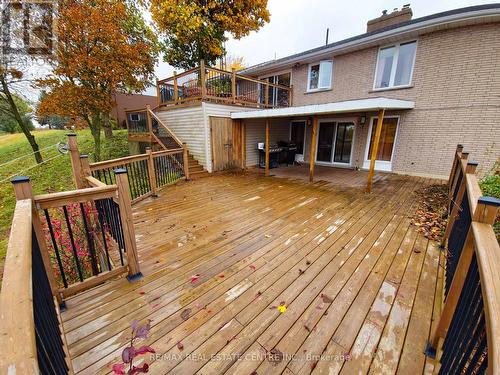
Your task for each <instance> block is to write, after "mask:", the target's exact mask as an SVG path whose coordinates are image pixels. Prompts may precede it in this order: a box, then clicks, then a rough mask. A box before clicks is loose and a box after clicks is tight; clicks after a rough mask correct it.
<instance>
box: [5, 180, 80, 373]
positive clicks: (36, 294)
mask: <svg viewBox="0 0 500 375" xmlns="http://www.w3.org/2000/svg"><path fill="white" fill-rule="evenodd" d="M14 182H15V183H16V184H17V183H23V182H24V179H23V178H17V179H15V180H14ZM21 190H22V188H21V187H19V188H18V190H16V192H21ZM33 209H34V207H33V201H32V199H29V198H28V199H19V200H18V201H17V203H16V208H15V211H14V217H13V220H12V228H11V233H10V238H9V245H8V248H7V257H6V259H5V268H4V273H3V280H2V292H1V294H0V316H1V317H2V324H1V325H0V345H1V346H2V355H1V356H0V372H1V373H2V374H39V373H42V374H67V373H69V372H71V373H72V366H71V361H70V360H69V355H68V351H67V345H66V340H65V336H64V334H63V332H62V325H61V320H60V315H59V310H58V307H57V300H56V299H55V298H54V295H53V293H52V285H51V280H50V278H49V277H48V275H47V274H46V273H45V266H44V264H45V260H44V256H43V254H42V249H41V247H40V246H39V243H38V240H37V236H36V233H35V225H34V224H35V223H34V220H33V218H34V217H33V212H34V211H33Z"/></svg>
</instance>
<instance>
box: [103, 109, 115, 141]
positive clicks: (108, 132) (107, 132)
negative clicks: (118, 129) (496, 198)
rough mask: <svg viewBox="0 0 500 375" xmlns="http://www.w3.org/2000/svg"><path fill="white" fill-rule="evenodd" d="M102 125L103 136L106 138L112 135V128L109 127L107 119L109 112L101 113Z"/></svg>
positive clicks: (109, 122) (109, 123)
mask: <svg viewBox="0 0 500 375" xmlns="http://www.w3.org/2000/svg"><path fill="white" fill-rule="evenodd" d="M102 127H103V128H104V136H105V137H106V138H111V137H113V129H112V128H111V121H110V120H109V113H103V114H102Z"/></svg>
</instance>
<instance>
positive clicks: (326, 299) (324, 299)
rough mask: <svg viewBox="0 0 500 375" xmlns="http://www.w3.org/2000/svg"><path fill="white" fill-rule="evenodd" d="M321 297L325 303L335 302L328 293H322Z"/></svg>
mask: <svg viewBox="0 0 500 375" xmlns="http://www.w3.org/2000/svg"><path fill="white" fill-rule="evenodd" d="M320 297H321V299H322V300H323V302H324V303H332V302H333V299H332V298H330V297H328V296H327V295H326V294H323V293H321V295H320Z"/></svg>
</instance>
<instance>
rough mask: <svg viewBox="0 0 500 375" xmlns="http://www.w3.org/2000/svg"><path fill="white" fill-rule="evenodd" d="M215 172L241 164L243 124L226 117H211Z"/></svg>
mask: <svg viewBox="0 0 500 375" xmlns="http://www.w3.org/2000/svg"><path fill="white" fill-rule="evenodd" d="M210 134H211V139H212V165H213V170H214V172H218V171H223V170H227V169H231V168H236V167H238V166H240V164H241V123H240V121H235V120H231V119H230V118H226V117H210Z"/></svg>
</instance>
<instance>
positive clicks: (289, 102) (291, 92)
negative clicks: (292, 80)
mask: <svg viewBox="0 0 500 375" xmlns="http://www.w3.org/2000/svg"><path fill="white" fill-rule="evenodd" d="M292 105H293V85H290V90H288V106H289V107H291V106H292Z"/></svg>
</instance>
